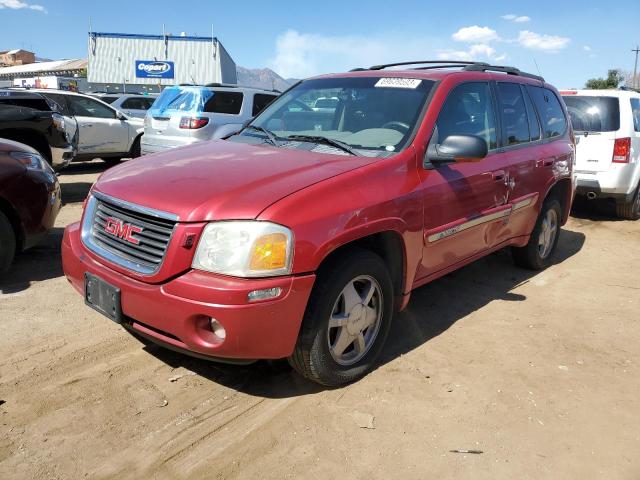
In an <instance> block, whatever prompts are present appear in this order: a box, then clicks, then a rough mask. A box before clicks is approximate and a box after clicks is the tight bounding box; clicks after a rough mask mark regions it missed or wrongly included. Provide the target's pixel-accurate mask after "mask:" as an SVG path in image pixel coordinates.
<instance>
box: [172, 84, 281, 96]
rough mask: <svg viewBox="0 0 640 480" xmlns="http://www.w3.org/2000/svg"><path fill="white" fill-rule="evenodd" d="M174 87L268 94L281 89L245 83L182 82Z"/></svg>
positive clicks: (278, 92) (275, 92)
mask: <svg viewBox="0 0 640 480" xmlns="http://www.w3.org/2000/svg"><path fill="white" fill-rule="evenodd" d="M172 86H174V87H196V88H206V89H209V90H225V91H226V90H231V91H233V90H241V91H244V92H254V93H255V92H257V93H268V94H271V95H273V94H276V95H278V94H280V93H281V92H280V91H279V90H268V89H266V88H259V87H246V86H244V85H235V84H232V83H207V84H206V85H196V84H191V83H181V84H180V85H172Z"/></svg>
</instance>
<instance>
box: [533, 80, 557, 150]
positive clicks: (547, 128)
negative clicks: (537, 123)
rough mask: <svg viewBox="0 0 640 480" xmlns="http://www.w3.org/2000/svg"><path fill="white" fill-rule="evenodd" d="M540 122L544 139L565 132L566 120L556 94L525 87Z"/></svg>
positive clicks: (541, 89)
mask: <svg viewBox="0 0 640 480" xmlns="http://www.w3.org/2000/svg"><path fill="white" fill-rule="evenodd" d="M527 89H528V91H529V94H530V95H531V99H532V100H533V104H534V105H535V106H536V109H537V110H538V114H539V115H540V120H541V121H542V131H543V134H544V138H553V137H559V136H560V135H562V134H564V132H565V131H566V130H567V119H566V118H565V116H564V111H563V110H562V106H561V105H560V101H559V100H558V97H556V94H555V93H554V92H552V91H551V90H549V89H548V88H542V87H533V86H531V85H528V86H527Z"/></svg>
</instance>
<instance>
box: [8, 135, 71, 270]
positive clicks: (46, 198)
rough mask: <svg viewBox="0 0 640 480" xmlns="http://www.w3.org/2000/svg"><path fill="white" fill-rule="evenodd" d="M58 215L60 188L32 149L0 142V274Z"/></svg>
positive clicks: (43, 161)
mask: <svg viewBox="0 0 640 480" xmlns="http://www.w3.org/2000/svg"><path fill="white" fill-rule="evenodd" d="M59 211H60V185H59V184H58V179H57V178H56V176H55V174H54V173H53V170H52V169H51V167H50V166H49V164H48V163H47V161H46V160H45V159H44V158H43V157H42V156H41V155H40V154H39V153H38V152H37V151H36V150H35V149H33V148H31V147H29V146H27V145H24V144H22V143H18V142H14V141H12V140H5V139H2V138H0V273H3V272H6V271H7V270H8V269H9V266H10V265H11V262H12V260H13V257H14V255H15V253H16V252H19V251H22V250H25V249H27V248H29V247H32V246H33V245H35V244H36V243H37V242H38V240H40V238H41V237H43V236H44V235H45V234H46V233H47V231H48V230H49V229H50V228H51V227H53V224H54V222H55V220H56V216H57V215H58V212H59Z"/></svg>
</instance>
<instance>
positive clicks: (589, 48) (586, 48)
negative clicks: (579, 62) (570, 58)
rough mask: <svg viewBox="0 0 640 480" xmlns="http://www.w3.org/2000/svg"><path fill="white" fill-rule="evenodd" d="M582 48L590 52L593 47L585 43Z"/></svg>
mask: <svg viewBox="0 0 640 480" xmlns="http://www.w3.org/2000/svg"><path fill="white" fill-rule="evenodd" d="M582 49H583V50H584V51H585V52H590V51H591V47H590V46H589V45H585V46H584V47H582Z"/></svg>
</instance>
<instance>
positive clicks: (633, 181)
mask: <svg viewBox="0 0 640 480" xmlns="http://www.w3.org/2000/svg"><path fill="white" fill-rule="evenodd" d="M560 93H561V94H562V97H563V99H564V102H565V103H566V105H567V110H568V111H569V115H570V116H571V122H572V124H573V129H574V132H575V135H576V138H577V140H578V146H577V155H576V165H575V168H574V173H575V174H576V177H577V183H578V185H577V192H576V193H577V194H578V195H583V196H586V197H587V198H589V199H595V198H609V199H613V200H615V202H616V211H617V214H618V216H619V217H622V218H626V219H628V220H638V219H639V218H640V192H639V187H638V184H639V183H640V93H637V92H634V91H631V90H623V89H620V90H565V91H562V92H560Z"/></svg>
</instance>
